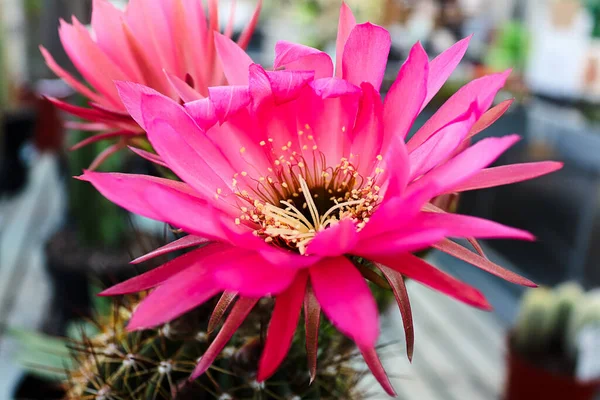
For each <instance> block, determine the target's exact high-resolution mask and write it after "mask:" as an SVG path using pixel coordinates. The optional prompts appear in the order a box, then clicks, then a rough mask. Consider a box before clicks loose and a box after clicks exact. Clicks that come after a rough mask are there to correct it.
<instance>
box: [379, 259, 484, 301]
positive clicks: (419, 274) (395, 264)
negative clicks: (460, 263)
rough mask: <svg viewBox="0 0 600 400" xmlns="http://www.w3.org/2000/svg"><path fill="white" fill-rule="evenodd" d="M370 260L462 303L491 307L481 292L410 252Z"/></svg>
mask: <svg viewBox="0 0 600 400" xmlns="http://www.w3.org/2000/svg"><path fill="white" fill-rule="evenodd" d="M372 260H373V261H376V262H378V263H381V264H383V265H385V266H386V267H388V268H392V269H394V270H396V271H398V272H400V273H401V274H402V275H405V276H407V277H409V278H411V279H414V280H415V281H417V282H420V283H422V284H424V285H425V286H429V287H430V288H432V289H434V290H437V291H438V292H441V293H444V294H445V295H447V296H450V297H452V298H455V299H456V300H459V301H462V302H463V303H466V304H469V305H471V306H474V307H477V308H481V309H484V310H491V309H492V307H491V306H490V304H489V303H488V302H487V300H486V299H485V297H484V296H483V294H481V293H480V292H479V291H478V290H477V289H475V288H473V287H471V286H469V285H467V284H465V283H463V282H461V281H459V280H457V279H456V278H453V277H452V276H450V275H448V274H446V273H444V272H442V271H440V270H438V269H437V268H435V267H433V266H432V265H430V264H428V263H427V262H425V261H424V260H422V259H420V258H419V257H416V256H413V255H412V254H409V253H404V254H394V255H386V256H377V257H376V258H373V259H372Z"/></svg>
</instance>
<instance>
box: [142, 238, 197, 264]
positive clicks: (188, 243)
mask: <svg viewBox="0 0 600 400" xmlns="http://www.w3.org/2000/svg"><path fill="white" fill-rule="evenodd" d="M208 242H209V240H208V239H206V238H202V237H199V236H194V235H186V236H184V237H182V238H180V239H177V240H174V241H172V242H171V243H168V244H166V245H164V246H162V247H159V248H158V249H156V250H153V251H151V252H150V253H148V254H145V255H143V256H141V257H138V258H136V259H135V260H133V261H131V264H140V263H143V262H145V261H148V260H150V259H153V258H156V257H160V256H162V255H165V254H169V253H172V252H174V251H179V250H183V249H187V248H189V247H194V246H200V245H201V244H207V243H208Z"/></svg>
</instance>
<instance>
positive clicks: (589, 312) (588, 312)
mask: <svg viewBox="0 0 600 400" xmlns="http://www.w3.org/2000/svg"><path fill="white" fill-rule="evenodd" d="M591 325H595V326H599V325H600V289H594V290H592V291H590V292H588V293H587V295H586V296H585V301H582V302H579V303H578V304H577V305H576V306H575V307H573V310H572V313H571V315H570V317H569V319H568V323H567V328H566V330H567V335H566V336H567V337H566V348H567V351H568V352H569V353H570V354H571V356H572V357H573V358H575V357H576V355H577V352H578V345H577V342H578V340H579V339H578V337H579V333H580V332H581V331H582V329H584V328H585V327H587V326H591Z"/></svg>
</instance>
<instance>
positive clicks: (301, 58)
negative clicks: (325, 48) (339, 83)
mask: <svg viewBox="0 0 600 400" xmlns="http://www.w3.org/2000/svg"><path fill="white" fill-rule="evenodd" d="M281 68H285V69H286V70H288V71H314V72H315V79H318V78H328V77H331V76H333V62H332V61H331V57H329V55H328V54H327V53H324V52H322V51H320V50H317V49H313V48H312V47H308V46H304V45H301V44H296V43H291V42H286V41H285V40H281V41H279V42H277V44H276V45H275V61H274V62H273V69H275V70H278V69H281Z"/></svg>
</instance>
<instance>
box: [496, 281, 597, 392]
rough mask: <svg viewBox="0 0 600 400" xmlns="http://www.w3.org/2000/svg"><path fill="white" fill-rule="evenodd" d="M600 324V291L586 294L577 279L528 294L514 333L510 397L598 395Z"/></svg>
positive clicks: (511, 343)
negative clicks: (596, 362)
mask: <svg viewBox="0 0 600 400" xmlns="http://www.w3.org/2000/svg"><path fill="white" fill-rule="evenodd" d="M599 328H600V292H598V291H592V292H589V293H588V294H585V293H584V292H583V290H582V289H581V287H580V286H579V285H578V284H576V283H565V284H562V285H560V286H558V287H557V288H556V289H554V290H552V289H549V288H538V289H535V290H530V291H529V292H527V293H526V294H525V296H524V298H523V302H522V305H521V310H520V314H519V317H518V320H517V323H516V325H515V327H514V329H513V330H512V332H511V333H510V336H509V341H508V343H509V352H508V358H507V364H508V371H507V374H508V376H507V383H506V391H505V399H506V400H525V399H533V398H536V399H538V398H539V399H545V400H552V399H556V400H558V399H561V400H562V399H567V398H568V399H572V400H587V399H592V398H593V397H594V395H595V394H596V392H597V389H598V387H599V386H600V369H598V365H594V362H593V359H594V358H595V359H598V353H597V351H598V349H600V346H597V345H596V346H595V344H594V342H595V343H599V344H600V329H599ZM594 346H595V350H594Z"/></svg>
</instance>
